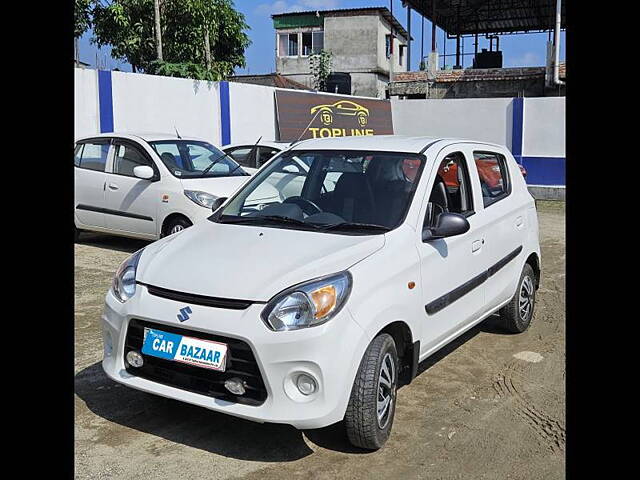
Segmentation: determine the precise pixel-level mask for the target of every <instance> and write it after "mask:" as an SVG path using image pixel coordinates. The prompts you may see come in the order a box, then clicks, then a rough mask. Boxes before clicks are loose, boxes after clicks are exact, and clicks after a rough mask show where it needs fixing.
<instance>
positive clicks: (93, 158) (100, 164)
mask: <svg viewBox="0 0 640 480" xmlns="http://www.w3.org/2000/svg"><path fill="white" fill-rule="evenodd" d="M81 146H82V149H81V150H80V151H78V150H76V156H78V155H79V158H76V159H75V164H76V165H77V166H79V167H80V168H84V169H86V170H95V171H97V172H104V170H105V167H106V165H107V155H108V154H109V144H108V143H91V142H87V143H84V144H82V145H81Z"/></svg>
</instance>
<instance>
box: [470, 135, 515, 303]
mask: <svg viewBox="0 0 640 480" xmlns="http://www.w3.org/2000/svg"><path fill="white" fill-rule="evenodd" d="M469 154H470V155H471V156H472V158H473V159H474V163H475V166H476V169H477V171H478V178H479V181H480V202H482V204H481V208H482V210H483V213H484V215H485V216H486V218H487V222H488V223H489V224H490V225H491V228H490V229H489V230H488V231H487V245H486V247H487V252H486V255H487V258H488V261H489V267H488V269H489V277H488V279H487V288H486V291H487V305H486V308H487V311H489V310H494V309H495V308H497V307H498V306H499V305H500V304H502V303H504V302H505V301H507V300H508V299H509V298H511V296H512V295H513V294H514V291H513V289H515V282H516V281H517V279H518V278H519V276H520V273H521V272H520V265H521V264H522V262H520V261H518V260H517V259H518V258H519V257H520V256H522V255H524V253H523V252H522V250H523V247H524V244H525V240H526V234H527V225H526V224H527V215H526V206H527V199H526V198H525V197H524V196H522V195H518V194H517V192H516V191H514V189H513V185H512V183H513V178H514V176H515V175H521V173H520V171H519V167H518V165H517V163H516V161H515V160H514V159H513V157H511V156H510V155H509V153H508V152H505V151H503V150H501V149H499V148H496V147H491V146H486V145H481V144H479V145H473V146H469Z"/></svg>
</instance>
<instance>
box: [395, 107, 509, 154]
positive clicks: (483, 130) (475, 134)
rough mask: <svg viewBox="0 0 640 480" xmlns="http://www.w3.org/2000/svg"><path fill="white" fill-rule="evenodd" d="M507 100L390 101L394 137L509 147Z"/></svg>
mask: <svg viewBox="0 0 640 480" xmlns="http://www.w3.org/2000/svg"><path fill="white" fill-rule="evenodd" d="M511 101H512V99H511V98H460V99H457V98H456V99H442V100H440V99H429V100H396V99H392V100H391V111H392V113H393V131H394V132H395V133H396V134H398V135H424V136H427V137H453V138H466V139H473V140H481V141H485V142H491V143H499V144H501V145H507V146H509V145H511V123H512V116H513V113H512V108H511Z"/></svg>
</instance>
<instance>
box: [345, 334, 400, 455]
mask: <svg viewBox="0 0 640 480" xmlns="http://www.w3.org/2000/svg"><path fill="white" fill-rule="evenodd" d="M383 367H384V369H383ZM399 367H400V363H399V361H398V352H397V350H396V344H395V342H394V341H393V337H392V336H391V335H389V334H386V333H383V334H381V335H378V336H377V337H376V338H374V339H373V341H372V342H371V343H370V344H369V346H368V347H367V350H366V351H365V353H364V356H363V357H362V360H361V362H360V367H359V368H358V373H357V374H356V378H355V381H354V382H353V388H352V390H351V397H350V398H349V404H348V405H347V411H346V413H345V417H344V423H345V427H346V431H347V437H348V438H349V441H350V442H351V443H352V444H353V445H355V446H356V447H360V448H365V449H368V450H377V449H379V448H381V447H382V446H383V445H384V444H385V442H386V441H387V439H388V438H389V434H390V432H391V427H392V425H393V417H394V414H395V410H396V390H397V386H398V372H399V370H400V368H399ZM385 372H388V373H385ZM389 373H390V374H389ZM387 384H388V386H387ZM385 394H386V395H385ZM387 398H388V399H389V400H388V401H387V404H388V405H387V407H386V408H385V407H382V408H384V410H382V415H381V416H380V417H379V415H378V403H379V400H380V399H383V400H384V399H387ZM381 406H382V404H381Z"/></svg>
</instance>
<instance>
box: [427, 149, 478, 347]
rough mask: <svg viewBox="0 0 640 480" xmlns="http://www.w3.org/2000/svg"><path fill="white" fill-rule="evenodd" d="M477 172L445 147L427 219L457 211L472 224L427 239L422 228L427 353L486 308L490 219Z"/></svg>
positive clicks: (429, 195) (434, 175)
mask: <svg viewBox="0 0 640 480" xmlns="http://www.w3.org/2000/svg"><path fill="white" fill-rule="evenodd" d="M473 175H475V169H473V168H470V159H469V158H468V157H466V156H465V154H464V153H463V151H461V150H460V148H459V147H456V146H455V145H454V146H449V147H446V148H444V149H443V150H441V151H440V153H439V154H438V156H437V158H436V169H435V171H432V172H431V178H430V187H429V188H428V189H427V192H428V193H427V196H426V197H425V199H424V203H425V204H424V207H423V209H422V214H421V215H422V217H421V218H423V224H424V225H429V224H430V223H431V222H435V221H437V217H438V215H440V214H441V213H443V212H453V213H459V214H461V215H464V216H465V217H466V218H467V220H468V221H469V224H470V226H471V228H470V229H469V231H467V232H466V233H464V234H462V235H456V236H453V237H448V238H443V239H437V240H431V241H427V242H423V241H422V236H421V232H420V231H419V232H417V235H418V242H417V243H418V251H419V254H420V270H421V276H422V296H423V301H424V315H425V317H424V323H423V328H422V341H421V353H426V352H427V351H430V350H433V349H435V348H436V347H438V348H439V346H441V345H442V344H444V343H446V342H447V341H448V340H449V339H450V338H452V337H454V336H456V335H457V334H458V333H459V332H460V331H461V330H462V329H464V328H465V326H466V325H468V324H469V323H471V322H473V320H475V319H477V318H478V317H479V315H480V314H481V313H482V311H483V310H484V308H483V307H484V303H485V288H484V287H485V285H484V281H485V280H486V278H485V275H486V269H487V264H486V252H485V236H486V231H487V224H486V221H485V219H484V217H483V215H482V211H476V208H475V204H474V195H473V187H474V183H476V182H472V178H473Z"/></svg>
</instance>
